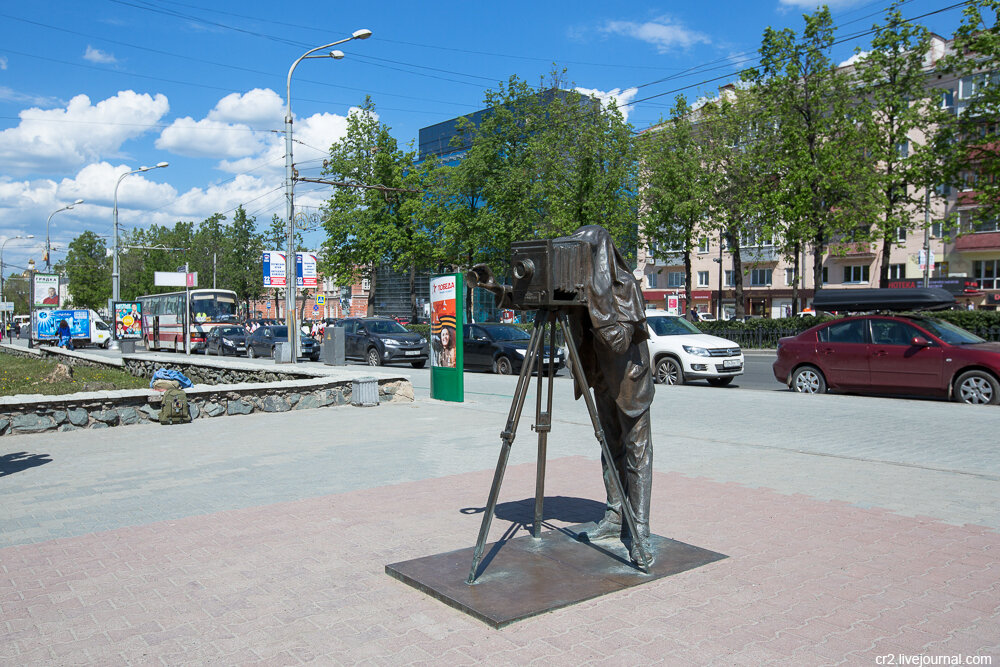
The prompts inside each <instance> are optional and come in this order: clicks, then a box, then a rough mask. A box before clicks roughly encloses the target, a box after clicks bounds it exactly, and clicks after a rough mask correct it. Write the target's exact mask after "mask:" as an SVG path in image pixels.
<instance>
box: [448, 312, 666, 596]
mask: <svg viewBox="0 0 1000 667" xmlns="http://www.w3.org/2000/svg"><path fill="white" fill-rule="evenodd" d="M557 322H558V323H559V327H560V329H561V330H562V333H563V336H564V337H565V339H566V345H567V347H568V348H569V360H570V363H571V365H572V369H573V379H574V381H575V382H576V383H577V385H578V386H579V388H580V393H582V394H583V397H584V400H585V401H586V403H587V412H589V413H590V421H591V423H592V424H593V426H594V435H595V436H596V437H597V440H598V442H600V444H601V452H602V453H603V454H604V460H605V461H607V462H608V465H612V466H613V465H614V458H613V457H612V456H611V449H610V448H609V447H608V441H607V438H606V437H605V435H604V429H603V428H602V427H601V422H600V420H599V419H598V416H597V406H596V405H595V403H594V397H593V396H592V395H591V393H590V387H588V386H587V381H586V378H585V377H584V374H583V365H582V364H581V363H580V354H579V352H578V351H577V349H576V342H575V341H574V340H573V334H572V333H571V332H570V327H569V315H568V314H567V312H566V309H565V308H557V307H553V308H543V309H540V310H538V311H537V312H536V314H535V324H534V328H533V329H532V330H531V338H530V340H529V341H528V350H527V352H526V353H525V355H524V363H522V365H521V374H520V375H519V376H518V378H517V389H516V390H515V391H514V399H513V400H512V401H511V405H510V412H509V413H508V415H507V424H506V426H505V428H504V430H503V432H502V433H501V434H500V439H501V440H502V444H501V446H500V458H499V460H498V461H497V468H496V472H495V473H494V474H493V486H492V487H490V497H489V501H488V502H487V503H486V511H485V512H484V513H483V523H482V526H481V527H480V529H479V540H478V541H477V542H476V550H475V553H474V554H473V556H472V569H471V570H469V578H468V579H467V580H466V583H468V584H474V583H475V582H476V576H477V571H478V569H479V563H480V561H481V560H482V558H483V550H484V549H485V548H486V538H487V536H488V535H489V532H490V524H491V523H492V522H493V514H494V512H495V511H496V507H497V499H498V498H499V496H500V485H501V484H502V483H503V476H504V472H505V471H506V470H507V460H508V458H509V457H510V448H511V446H512V445H513V444H514V436H515V435H516V434H517V424H518V422H519V421H520V419H521V409H522V408H523V407H524V399H525V397H526V396H527V394H528V386H529V385H530V384H531V379H530V378H531V373H532V372H533V371H534V368H535V364H536V363H538V356H539V353H540V352H541V350H542V349H543V348H542V343H543V341H544V339H545V329H546V325H548V329H549V354H550V355H551V354H553V353H554V351H555V349H556V323H557ZM554 378H555V364H553V363H549V369H548V387H547V390H546V402H545V409H544V410H543V409H542V371H541V369H540V368H539V372H538V384H537V390H536V392H535V394H536V397H535V398H536V401H535V424H534V426H533V427H532V428H534V430H535V431H536V432H537V433H538V463H537V465H536V469H535V519H534V523H533V524H532V529H531V534H532V536H533V537H535V538H536V539H537V538H539V537H541V533H542V514H543V504H544V499H545V456H546V448H547V446H548V434H549V431H551V430H552V385H553V382H554ZM611 477H612V478H613V479H614V483H615V486H616V487H617V490H618V494H619V497H621V499H622V514H623V515H624V517H625V521H626V524H627V526H628V529H629V533H630V534H631V536H632V540H633V542H634V543H635V544H636V546H637V550H638V551H639V555H640V557H641V563H639V564H638V566H639V568H640V569H642V571H643V572H646V573H648V572H649V565H648V563H649V555H648V554H647V553H646V551H645V548H644V545H643V544H642V540H641V539H640V538H639V533H638V531H637V530H636V523H635V514H634V513H633V511H632V505H631V504H630V503H629V500H628V496H627V495H626V494H625V489H624V488H622V482H621V479H620V476H619V475H618V474H614V475H611Z"/></svg>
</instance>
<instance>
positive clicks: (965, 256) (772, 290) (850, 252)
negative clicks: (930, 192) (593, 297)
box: [636, 36, 1000, 318]
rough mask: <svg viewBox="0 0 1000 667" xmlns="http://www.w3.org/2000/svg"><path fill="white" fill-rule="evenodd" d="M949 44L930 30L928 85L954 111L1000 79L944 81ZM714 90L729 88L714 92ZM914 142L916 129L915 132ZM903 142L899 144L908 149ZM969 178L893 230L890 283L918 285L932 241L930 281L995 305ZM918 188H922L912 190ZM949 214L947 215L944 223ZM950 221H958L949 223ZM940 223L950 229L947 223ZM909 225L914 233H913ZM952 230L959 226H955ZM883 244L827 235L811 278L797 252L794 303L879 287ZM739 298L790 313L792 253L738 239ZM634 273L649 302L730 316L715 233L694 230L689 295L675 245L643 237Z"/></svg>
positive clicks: (999, 275) (992, 263)
mask: <svg viewBox="0 0 1000 667" xmlns="http://www.w3.org/2000/svg"><path fill="white" fill-rule="evenodd" d="M949 46H950V45H949V43H948V42H947V41H946V40H944V39H942V38H940V37H938V36H934V37H933V41H932V47H931V50H930V52H929V53H928V54H927V58H926V68H927V72H928V85H929V86H932V87H933V88H935V89H936V90H939V91H940V100H941V105H942V107H943V108H945V109H949V110H951V111H952V112H953V113H962V111H963V109H964V107H965V105H966V104H967V103H968V100H969V99H971V98H972V96H973V95H975V94H976V91H977V87H980V86H983V85H988V84H990V83H992V84H994V85H995V84H996V83H998V81H997V79H998V77H997V73H996V72H985V73H983V74H977V75H974V76H969V77H965V78H962V79H954V78H952V79H948V78H947V77H944V76H943V75H940V74H938V73H937V71H936V70H935V64H936V63H937V62H938V60H939V59H940V58H941V57H942V56H943V55H944V54H945V53H946V50H947V49H948V48H949ZM720 94H731V93H728V92H724V91H720ZM911 138H912V140H913V141H922V140H923V137H922V136H919V135H916V134H915V135H914V136H912V137H911ZM906 149H907V148H906V147H901V150H906ZM973 185H974V181H973V179H970V180H969V182H968V183H967V184H966V185H965V186H963V188H959V189H938V190H937V191H936V192H935V193H934V194H935V196H934V197H932V200H931V201H932V209H931V214H930V225H929V228H927V230H926V236H927V238H926V239H925V231H924V228H925V226H926V225H925V224H924V215H923V213H919V214H916V213H915V217H914V224H913V226H912V227H911V228H910V229H909V230H907V229H900V230H898V234H897V238H896V243H895V244H894V245H893V247H892V251H891V254H890V256H889V259H888V263H889V276H890V280H891V286H898V287H918V286H922V285H923V276H924V268H923V262H924V256H925V254H926V253H925V250H924V249H925V245H926V246H929V248H930V260H931V272H930V276H931V284H932V285H933V286H941V287H944V288H945V289H948V290H949V291H951V292H953V293H954V294H955V296H956V300H957V302H958V303H959V304H960V305H961V306H963V307H973V308H990V309H996V308H998V307H1000V221H997V220H992V221H987V222H981V223H978V224H976V225H972V224H971V222H970V220H969V211H970V209H971V201H972V199H971V195H972V188H973ZM918 194H919V196H923V194H924V193H923V191H922V190H921V191H919V192H918ZM945 220H948V221H950V222H948V223H945V222H944V221H945ZM955 220H957V223H955V222H953V221H955ZM948 225H951V226H952V228H951V229H949V228H948ZM914 230H916V231H914ZM958 230H960V231H961V234H956V231H958ZM880 248H881V244H874V243H871V244H870V243H856V242H842V243H838V242H834V243H832V244H831V245H830V247H829V248H828V250H827V252H826V255H825V256H824V258H823V261H822V275H823V279H822V284H821V285H814V284H812V283H813V275H814V273H813V257H812V253H808V252H807V253H804V255H803V256H802V257H800V258H799V266H800V273H801V275H802V277H803V282H802V283H800V285H799V292H798V296H799V299H800V302H799V304H798V308H796V310H798V311H801V310H802V309H803V308H805V307H807V306H808V305H809V304H810V303H811V300H812V296H813V294H814V293H815V290H816V289H817V288H827V287H832V288H854V287H878V284H879V275H880V270H881V268H882V267H881V265H882V261H883V260H882V257H881V252H880ZM740 255H741V259H742V265H743V271H744V277H743V306H744V311H745V312H746V313H747V314H750V315H759V316H763V317H771V318H778V317H784V316H787V315H790V314H791V312H792V293H793V292H792V288H793V285H794V281H795V275H794V268H793V267H794V261H793V258H792V257H788V256H784V255H782V253H781V252H780V251H779V249H778V247H777V246H776V245H775V244H774V243H773V239H766V238H752V237H748V238H743V239H741V240H740ZM636 275H637V276H641V281H642V290H643V294H644V295H645V297H646V301H647V303H648V304H649V305H650V306H654V307H661V308H662V307H666V305H667V302H668V299H669V298H670V297H671V296H678V297H679V311H680V312H681V313H684V312H687V311H688V310H690V309H694V310H696V311H699V312H708V313H713V314H716V315H717V316H719V313H720V306H721V316H722V317H724V318H727V317H732V315H733V313H734V312H735V310H736V294H735V290H734V289H733V283H734V281H733V256H732V253H731V252H729V250H728V249H727V248H725V247H724V245H723V244H722V243H721V239H720V238H719V237H718V236H714V237H712V238H709V237H705V238H702V239H701V241H700V243H699V245H698V247H697V248H696V249H695V251H694V252H693V253H692V256H691V281H692V285H691V301H692V302H691V303H690V304H688V303H685V302H684V294H685V287H686V285H685V276H684V257H683V254H681V253H679V252H671V251H670V250H669V249H666V250H665V249H659V248H657V247H656V245H655V244H651V243H646V244H645V247H644V248H641V249H640V250H639V254H638V267H637V269H636Z"/></svg>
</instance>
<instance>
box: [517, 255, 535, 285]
mask: <svg viewBox="0 0 1000 667" xmlns="http://www.w3.org/2000/svg"><path fill="white" fill-rule="evenodd" d="M513 272H514V277H515V278H517V279H518V280H525V279H526V278H530V277H531V274H533V273H534V272H535V263H534V262H532V261H531V260H530V259H519V260H517V261H516V262H514V266H513Z"/></svg>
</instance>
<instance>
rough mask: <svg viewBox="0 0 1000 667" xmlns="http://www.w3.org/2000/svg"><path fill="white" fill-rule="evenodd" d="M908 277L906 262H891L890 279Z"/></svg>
mask: <svg viewBox="0 0 1000 667" xmlns="http://www.w3.org/2000/svg"><path fill="white" fill-rule="evenodd" d="M905 277H906V264H890V265H889V280H902V279H903V278H905Z"/></svg>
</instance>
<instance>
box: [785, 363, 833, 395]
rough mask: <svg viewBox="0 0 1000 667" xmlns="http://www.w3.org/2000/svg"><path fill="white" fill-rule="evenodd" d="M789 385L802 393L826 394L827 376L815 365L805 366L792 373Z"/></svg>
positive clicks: (793, 389)
mask: <svg viewBox="0 0 1000 667" xmlns="http://www.w3.org/2000/svg"><path fill="white" fill-rule="evenodd" d="M789 387H790V388H791V390H792V391H795V392H798V393H800V394H825V393H826V378H825V377H823V373H821V372H820V370H819V369H818V368H816V367H815V366H803V367H801V368H799V369H798V370H796V371H795V372H794V373H792V381H791V383H790V385H789Z"/></svg>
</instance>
